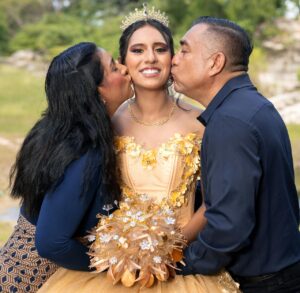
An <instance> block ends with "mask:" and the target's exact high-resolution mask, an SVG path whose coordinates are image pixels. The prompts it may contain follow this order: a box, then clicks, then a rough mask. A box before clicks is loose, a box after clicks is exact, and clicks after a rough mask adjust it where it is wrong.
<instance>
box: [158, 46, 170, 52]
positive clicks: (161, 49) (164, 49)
mask: <svg viewBox="0 0 300 293" xmlns="http://www.w3.org/2000/svg"><path fill="white" fill-rule="evenodd" d="M156 51H157V52H158V53H164V52H167V51H168V48H164V47H160V48H157V49H156Z"/></svg>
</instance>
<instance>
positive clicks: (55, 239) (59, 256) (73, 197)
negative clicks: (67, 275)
mask: <svg viewBox="0 0 300 293" xmlns="http://www.w3.org/2000/svg"><path fill="white" fill-rule="evenodd" d="M89 156H91V154H90V153H89V152H88V153H87V154H85V155H84V156H83V157H81V158H80V159H78V160H76V161H74V162H72V163H71V164H70V165H69V166H68V167H67V169H66V171H65V174H64V176H63V179H62V180H61V182H60V183H59V185H58V186H57V187H56V188H55V189H54V191H51V192H49V193H47V194H46V196H45V198H44V201H43V203H42V206H41V210H40V214H39V218H38V221H37V225H36V240H35V241H36V243H35V244H36V248H37V251H38V253H39V254H40V255H41V256H42V257H45V258H48V259H50V260H51V261H53V262H55V263H57V264H58V265H60V266H62V267H65V268H68V269H74V270H82V271H87V270H89V257H88V255H87V251H88V248H87V247H86V246H85V245H83V244H81V243H80V242H79V241H78V240H77V239H75V238H74V237H75V234H76V231H77V229H78V227H79V225H80V223H81V221H82V219H83V217H84V216H85V214H86V213H87V211H88V208H89V205H90V204H91V202H92V200H93V198H94V196H95V193H96V184H95V186H94V187H93V188H90V190H89V191H88V192H87V194H82V191H83V179H84V171H85V167H86V165H87V161H88V160H90V159H91V158H90V157H89ZM95 173H97V172H95ZM95 175H96V174H95ZM96 176H99V173H98V174H97V175H96ZM94 179H96V178H94ZM95 216H96V215H95Z"/></svg>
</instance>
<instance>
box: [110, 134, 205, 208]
mask: <svg viewBox="0 0 300 293" xmlns="http://www.w3.org/2000/svg"><path fill="white" fill-rule="evenodd" d="M200 146H201V141H200V138H199V136H197V134H195V133H189V134H187V135H185V136H183V135H181V134H179V133H175V134H174V136H172V137H171V138H170V139H169V140H168V141H167V142H166V143H163V144H161V146H160V147H158V148H153V149H151V150H146V149H144V148H142V146H141V145H140V144H138V143H136V142H135V140H134V138H133V137H129V136H118V137H116V138H115V150H116V153H117V154H118V153H120V152H126V153H127V154H129V155H130V156H131V157H132V158H135V159H137V160H140V162H141V164H142V166H143V167H144V168H145V169H148V170H152V169H153V168H155V167H156V165H157V162H158V160H161V159H162V160H168V158H169V157H170V156H171V155H175V154H179V155H180V158H181V160H183V162H184V171H183V175H182V180H181V182H180V184H179V185H178V186H177V188H176V189H175V190H173V191H172V192H171V194H170V196H169V198H165V199H163V201H162V204H164V205H169V206H171V207H173V208H175V207H181V206H182V205H183V204H184V203H186V198H185V194H186V193H187V190H188V188H189V187H190V185H191V183H192V182H194V180H195V179H196V177H197V176H198V174H199V173H200V158H199V151H200ZM121 189H122V193H123V197H129V198H134V197H136V196H139V195H138V194H136V193H135V192H134V191H133V190H132V189H131V188H130V187H128V186H126V185H125V184H124V183H121Z"/></svg>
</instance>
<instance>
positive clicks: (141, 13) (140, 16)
mask: <svg viewBox="0 0 300 293" xmlns="http://www.w3.org/2000/svg"><path fill="white" fill-rule="evenodd" d="M149 19H154V20H156V21H158V22H160V23H162V24H163V25H165V26H169V19H168V17H167V16H166V15H165V13H164V12H160V10H155V8H154V7H152V8H151V9H149V10H148V7H147V4H145V3H144V4H143V9H141V10H138V9H137V8H135V10H134V12H130V13H129V15H128V16H126V17H125V18H124V20H123V21H122V25H121V26H120V28H121V29H122V30H123V31H125V30H126V29H127V28H128V27H129V26H130V25H132V24H133V23H135V22H137V21H141V20H149Z"/></svg>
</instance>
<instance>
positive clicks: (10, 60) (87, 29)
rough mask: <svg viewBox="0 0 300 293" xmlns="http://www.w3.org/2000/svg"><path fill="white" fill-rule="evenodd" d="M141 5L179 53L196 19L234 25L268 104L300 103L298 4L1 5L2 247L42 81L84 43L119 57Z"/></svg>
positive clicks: (241, 0)
mask: <svg viewBox="0 0 300 293" xmlns="http://www.w3.org/2000/svg"><path fill="white" fill-rule="evenodd" d="M143 2H147V3H148V5H149V6H152V5H154V6H155V7H156V8H158V9H161V10H162V11H164V12H166V14H167V15H168V16H169V18H170V28H171V30H172V32H173V34H174V39H175V44H176V46H178V41H179V40H180V37H181V36H182V35H183V34H184V32H185V31H186V30H187V28H188V27H189V26H190V24H191V23H192V21H193V20H194V19H195V18H196V17H198V16H201V15H213V16H219V17H225V18H229V19H231V20H233V21H236V22H237V23H239V24H240V25H242V26H243V27H244V28H245V29H246V30H247V31H248V32H249V34H250V36H251V37H252V39H253V42H254V44H255V50H254V52H253V54H252V57H251V61H250V75H251V78H252V80H253V81H254V82H255V84H257V86H258V88H259V90H260V91H261V92H262V93H263V94H265V95H267V96H269V97H271V96H278V95H280V94H282V93H285V92H291V93H299V95H298V96H300V84H299V83H300V61H299V60H298V61H297V62H298V63H297V62H296V61H295V60H294V59H293V58H294V57H293V56H294V55H293V52H294V51H295V52H296V51H297V50H298V49H299V46H298V45H300V39H299V37H298V39H297V37H295V38H293V31H292V29H293V26H295V34H297V32H298V33H299V30H298V29H299V28H300V20H299V11H300V0H252V1H248V0H209V1H208V0H194V1H192V0H165V1H159V0H153V1H145V0H143V1H138V0H137V1H127V0H119V1H115V0H110V1H108V0H103V1H96V0H22V1H20V0H0V170H1V172H0V246H1V244H3V243H4V241H5V240H6V239H7V237H8V234H9V233H10V232H11V229H12V225H13V224H14V222H15V218H16V213H17V206H18V203H16V202H14V201H12V200H11V199H10V198H9V196H8V193H9V191H8V188H7V186H8V174H9V169H10V167H11V164H12V163H13V161H14V158H15V155H16V152H17V150H18V148H19V147H20V144H21V142H22V139H23V138H24V136H25V134H26V132H27V131H28V130H29V129H30V128H31V127H32V125H33V123H34V122H35V121H36V120H37V119H38V117H39V116H40V115H41V113H42V111H43V110H44V109H45V106H46V101H45V94H44V77H45V72H46V69H47V66H48V64H49V61H50V60H51V58H52V57H53V56H54V55H56V54H57V53H59V52H60V51H62V50H63V49H65V48H66V47H68V46H70V45H72V44H74V43H77V42H80V41H93V42H95V43H97V44H98V45H99V46H101V47H104V48H105V49H107V50H108V51H110V52H111V53H113V55H114V56H115V57H117V56H118V39H119V36H120V28H119V27H120V23H121V20H122V18H123V17H124V15H126V14H128V12H130V11H132V10H133V9H134V8H135V7H139V8H140V7H142V3H143ZM270 42H271V43H270ZM297 42H298V43H297ZM280 46H281V47H280ZM276 48H277V49H276ZM24 52H25V53H24ZM298 52H299V51H298ZM20 56H21V57H20ZM22 56H23V57H22ZM24 56H25V57H24ZM289 56H290V57H289ZM275 57H276V60H279V59H280V58H282V64H284V65H283V66H285V67H284V68H287V67H286V66H287V65H286V64H288V65H289V64H290V65H289V66H290V67H288V68H290V70H289V75H288V78H287V81H285V83H283V85H282V86H281V87H278V84H280V82H281V79H282V78H281V75H282V76H283V75H284V73H283V72H282V69H281V67H280V66H281V65H280V64H279V65H278V64H277V63H276V62H275V61H274V64H273V61H272V60H274V59H272V58H275ZM277 57H278V58H279V59H278V58H277ZM22 58H23V59H22ZM280 60H281V59H280ZM293 60H294V61H293ZM287 70H288V69H287ZM277 71H278V72H279V74H281V75H279V76H280V78H279V79H278V80H274V79H276V78H277V77H276V76H275V77H274V76H273V77H272V75H270V74H272V73H274V74H275V73H276V72H277ZM267 80H269V81H270V82H269V83H268V82H267ZM283 81H284V80H282V82H283ZM272 82H273V83H272ZM296 96H297V95H296ZM291 100H293V101H292V102H291ZM291 103H295V104H291ZM299 103H300V101H299V100H297V98H293V99H291V98H289V99H288V102H287V103H286V104H284V105H283V106H282V107H283V110H282V111H283V112H282V113H284V108H285V107H288V106H293V105H298V107H299V105H300V104H299ZM293 108H294V109H295V107H294V106H293ZM293 113H294V112H293ZM293 115H294V114H293ZM296 115H297V113H296ZM290 116H291V114H289V113H288V114H286V117H287V118H289V117H290ZM297 117H298V116H297ZM297 117H296V119H294V120H287V121H288V122H287V126H288V130H289V133H290V138H291V141H292V147H293V156H294V164H295V171H296V182H297V187H298V191H300V119H299V120H297ZM299 117H300V116H299Z"/></svg>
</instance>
